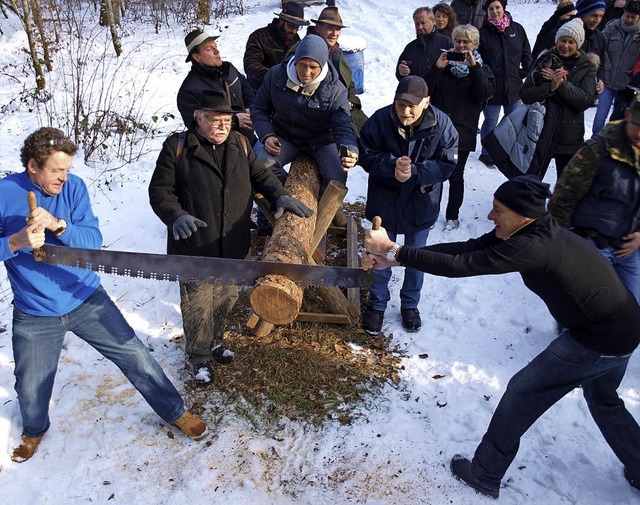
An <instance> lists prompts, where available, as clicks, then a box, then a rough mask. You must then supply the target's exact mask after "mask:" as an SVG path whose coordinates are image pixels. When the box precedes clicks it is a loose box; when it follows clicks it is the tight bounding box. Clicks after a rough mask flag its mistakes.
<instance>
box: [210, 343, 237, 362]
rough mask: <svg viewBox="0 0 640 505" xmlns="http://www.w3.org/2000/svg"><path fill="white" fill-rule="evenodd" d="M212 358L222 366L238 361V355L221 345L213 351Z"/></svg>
mask: <svg viewBox="0 0 640 505" xmlns="http://www.w3.org/2000/svg"><path fill="white" fill-rule="evenodd" d="M211 357H212V358H213V359H214V360H216V361H217V362H218V363H220V364H221V365H228V364H229V363H232V362H233V360H234V359H236V353H235V352H233V351H232V350H231V349H229V348H227V347H225V346H223V345H222V344H221V345H217V346H215V347H214V348H213V349H211Z"/></svg>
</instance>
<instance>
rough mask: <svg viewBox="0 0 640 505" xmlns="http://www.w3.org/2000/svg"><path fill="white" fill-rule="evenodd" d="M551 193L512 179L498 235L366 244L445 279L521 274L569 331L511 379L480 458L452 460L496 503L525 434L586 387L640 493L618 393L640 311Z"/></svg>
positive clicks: (382, 238)
mask: <svg viewBox="0 0 640 505" xmlns="http://www.w3.org/2000/svg"><path fill="white" fill-rule="evenodd" d="M549 196H551V193H550V192H549V185H548V184H545V183H543V182H541V181H540V180H539V179H538V178H537V177H536V176H533V175H525V176H519V177H515V178H513V179H511V180H509V181H507V182H505V183H504V184H502V185H501V186H500V187H499V188H498V189H497V191H496V192H495V193H494V199H493V208H492V209H491V212H490V213H489V215H488V219H490V220H491V221H493V223H494V224H495V229H494V230H493V231H491V232H489V233H487V234H485V235H483V236H481V237H478V238H476V239H471V240H469V241H467V242H457V243H450V244H437V245H433V246H429V247H425V248H422V249H420V248H416V247H410V246H398V244H395V243H394V242H393V241H392V240H391V239H390V238H389V237H388V236H387V234H386V233H385V231H384V229H381V230H374V231H371V232H368V233H367V236H366V238H365V248H366V249H367V251H368V253H366V254H365V257H364V258H363V266H364V267H371V266H373V268H376V269H377V268H385V269H386V268H389V267H391V266H395V265H404V266H406V267H409V266H410V267H413V268H416V269H419V270H421V271H423V272H427V273H429V274H432V275H441V276H445V277H470V276H475V275H496V274H504V273H508V272H518V273H520V275H521V276H522V280H523V281H524V283H525V285H526V286H527V287H528V288H529V289H530V290H531V291H533V292H534V293H535V294H537V295H538V296H539V297H540V298H541V299H542V301H543V302H544V303H545V304H546V305H547V307H548V309H549V311H550V312H551V315H552V316H553V317H554V318H555V320H556V321H558V323H559V324H560V326H561V327H563V328H564V329H563V330H562V331H561V332H560V335H558V337H557V338H556V339H555V340H554V341H553V342H551V344H550V345H549V346H548V347H547V348H546V349H545V350H544V351H542V352H541V353H540V354H539V355H538V356H537V357H536V358H534V359H533V360H532V361H531V362H530V363H529V364H528V365H526V366H525V367H524V368H523V369H522V370H520V371H519V372H518V373H517V374H516V375H514V376H513V377H512V378H511V380H510V381H509V384H508V385H507V390H506V391H505V393H504V395H503V396H502V399H501V400H500V402H499V403H498V406H497V407H496V410H495V412H494V414H493V417H492V419H491V422H490V423H489V427H488V429H487V432H486V433H485V435H484V437H483V438H482V441H481V442H480V445H479V446H478V447H477V448H476V451H475V455H474V457H473V459H472V460H471V461H470V460H469V459H467V458H465V457H463V456H460V455H455V456H453V459H452V460H451V471H452V472H453V474H454V475H455V476H456V477H458V478H459V479H461V480H463V481H464V482H465V483H466V484H468V485H469V486H471V487H472V488H474V489H475V490H476V491H478V492H479V493H482V494H485V495H488V496H491V497H493V498H498V495H499V493H500V481H501V479H502V478H503V477H504V475H505V473H506V472H507V469H508V468H509V466H510V465H511V463H512V462H513V460H514V459H515V457H516V454H517V452H518V447H519V445H520V438H521V437H522V436H523V435H524V434H525V433H526V431H527V430H528V429H529V427H530V426H531V425H532V424H533V423H534V422H535V421H536V420H537V419H538V418H539V417H540V416H542V415H543V414H544V413H545V412H546V411H547V409H549V408H550V407H551V406H552V405H554V404H555V403H556V402H558V401H559V400H560V399H561V398H562V397H564V396H565V395H567V394H568V393H570V392H571V391H573V390H574V389H575V388H578V387H582V393H583V395H584V397H585V400H586V402H587V406H588V407H589V411H590V412H591V415H592V417H593V420H594V421H595V423H596V424H597V425H598V428H599V429H600V431H601V432H602V434H603V435H604V438H605V440H606V441H607V443H608V444H609V445H610V446H611V449H612V450H613V452H614V453H615V454H616V456H617V457H618V459H619V460H620V461H621V462H622V464H623V465H624V475H625V477H626V478H627V480H628V481H629V483H630V484H631V485H632V486H633V487H635V488H637V489H640V426H638V423H637V422H636V420H635V419H634V418H633V416H632V415H631V414H630V413H629V411H628V410H627V409H626V408H625V406H624V402H623V401H622V400H621V399H620V398H619V397H618V393H617V391H616V390H617V388H618V386H619V385H620V382H621V381H622V379H623V377H624V374H625V371H626V369H627V364H628V362H629V358H630V356H631V353H632V352H633V351H634V350H635V349H636V347H637V346H638V342H639V341H640V307H638V304H637V303H636V300H635V298H634V297H633V295H632V294H631V292H630V291H629V290H628V289H626V288H625V287H624V285H623V284H622V281H621V280H620V278H619V277H618V275H617V274H616V272H615V270H614V269H613V267H612V266H611V265H610V264H609V263H608V262H607V260H606V259H605V258H604V257H603V256H602V255H601V254H600V253H599V252H598V251H597V250H596V248H595V247H593V246H592V245H591V244H589V243H588V242H587V241H586V240H585V239H583V238H582V237H579V236H578V235H576V234H574V233H572V232H570V231H569V230H566V229H565V228H562V227H561V226H560V225H559V224H558V223H557V222H556V220H555V219H554V218H553V217H552V216H551V215H550V214H548V213H547V211H546V209H545V201H546V199H547V198H549Z"/></svg>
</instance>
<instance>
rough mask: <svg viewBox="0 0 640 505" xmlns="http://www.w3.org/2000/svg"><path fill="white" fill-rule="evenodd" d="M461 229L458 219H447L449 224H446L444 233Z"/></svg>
mask: <svg viewBox="0 0 640 505" xmlns="http://www.w3.org/2000/svg"><path fill="white" fill-rule="evenodd" d="M458 228H460V221H458V220H457V219H447V222H446V223H445V224H444V228H443V230H444V231H451V230H457V229H458Z"/></svg>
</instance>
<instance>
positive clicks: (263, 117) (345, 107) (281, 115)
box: [251, 57, 357, 151]
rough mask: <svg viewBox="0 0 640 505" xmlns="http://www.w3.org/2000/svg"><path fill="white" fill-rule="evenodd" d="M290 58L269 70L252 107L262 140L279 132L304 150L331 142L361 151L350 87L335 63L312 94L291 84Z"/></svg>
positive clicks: (282, 136)
mask: <svg viewBox="0 0 640 505" xmlns="http://www.w3.org/2000/svg"><path fill="white" fill-rule="evenodd" d="M290 58H291V57H289V58H287V59H286V60H285V61H284V62H283V63H281V64H280V65H276V66H275V67H272V68H271V69H269V71H268V72H267V75H266V76H265V78H264V82H263V83H262V86H260V89H259V90H258V93H257V94H256V97H255V99H254V100H253V105H252V106H251V120H252V122H253V128H254V130H255V131H256V134H257V135H258V138H259V139H260V140H261V141H262V140H264V138H265V137H267V136H269V135H276V136H278V137H281V138H283V139H285V140H287V141H288V142H291V143H292V144H293V145H295V146H296V147H297V148H298V149H300V150H302V151H315V150H317V149H319V148H320V147H322V146H325V145H327V144H331V143H335V144H336V145H337V146H339V145H341V144H344V145H346V146H349V147H350V148H351V149H352V150H357V142H356V136H355V133H354V131H353V127H352V125H351V113H350V106H349V101H348V100H347V89H346V88H345V87H344V85H343V84H342V83H341V82H340V76H339V75H338V72H337V71H336V69H335V68H334V66H333V65H332V64H331V63H328V65H329V73H328V74H327V76H326V77H325V79H324V80H323V81H322V82H321V83H320V86H318V88H317V89H316V90H315V92H314V93H313V94H312V95H311V96H308V95H303V94H302V93H301V92H300V91H294V90H293V89H291V88H288V87H287V80H288V77H287V62H288V61H289V59H290Z"/></svg>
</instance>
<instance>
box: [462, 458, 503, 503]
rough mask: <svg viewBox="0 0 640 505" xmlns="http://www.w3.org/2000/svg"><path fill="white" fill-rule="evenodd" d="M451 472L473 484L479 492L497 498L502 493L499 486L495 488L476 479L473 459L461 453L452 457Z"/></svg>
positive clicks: (465, 481)
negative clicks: (472, 465) (472, 467)
mask: <svg viewBox="0 0 640 505" xmlns="http://www.w3.org/2000/svg"><path fill="white" fill-rule="evenodd" d="M451 473H453V475H455V476H456V478H457V479H459V480H461V481H463V482H464V483H465V484H468V485H469V486H471V487H472V488H473V489H475V490H476V491H477V492H478V493H481V494H483V495H486V496H490V497H491V498H497V497H498V495H499V494H500V487H499V486H498V487H495V488H494V487H489V486H486V485H484V484H482V483H481V482H480V481H478V479H476V477H475V475H473V471H472V470H471V461H469V460H468V459H467V458H465V457H464V456H462V455H461V454H456V455H455V456H453V458H452V459H451Z"/></svg>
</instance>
